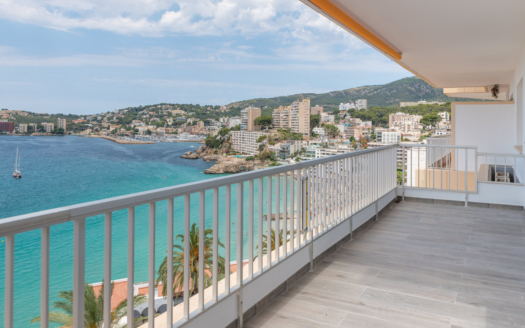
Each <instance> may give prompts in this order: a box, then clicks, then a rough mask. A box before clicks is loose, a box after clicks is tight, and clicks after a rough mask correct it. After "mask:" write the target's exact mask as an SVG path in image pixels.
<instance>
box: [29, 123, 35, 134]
mask: <svg viewBox="0 0 525 328" xmlns="http://www.w3.org/2000/svg"><path fill="white" fill-rule="evenodd" d="M27 126H28V127H32V128H33V132H36V123H29V124H28V125H27Z"/></svg>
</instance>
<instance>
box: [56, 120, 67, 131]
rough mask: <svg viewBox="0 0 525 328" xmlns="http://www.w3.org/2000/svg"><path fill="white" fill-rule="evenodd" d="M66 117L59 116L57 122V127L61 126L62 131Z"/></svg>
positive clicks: (64, 127)
mask: <svg viewBox="0 0 525 328" xmlns="http://www.w3.org/2000/svg"><path fill="white" fill-rule="evenodd" d="M66 124H67V123H66V119H65V118H59V119H58V124H57V128H59V129H60V128H62V129H64V132H65V131H66Z"/></svg>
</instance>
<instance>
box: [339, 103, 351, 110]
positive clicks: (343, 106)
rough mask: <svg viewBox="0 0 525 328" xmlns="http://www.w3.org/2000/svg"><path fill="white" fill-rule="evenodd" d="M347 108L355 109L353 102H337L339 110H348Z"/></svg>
mask: <svg viewBox="0 0 525 328" xmlns="http://www.w3.org/2000/svg"><path fill="white" fill-rule="evenodd" d="M349 109H355V104H354V103H353V102H352V101H350V102H348V103H346V104H345V103H341V104H339V110H343V111H346V110H349Z"/></svg>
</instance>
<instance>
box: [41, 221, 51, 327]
mask: <svg viewBox="0 0 525 328" xmlns="http://www.w3.org/2000/svg"><path fill="white" fill-rule="evenodd" d="M41 254H42V258H41V268H40V277H41V278H40V328H48V327H49V227H44V228H42V250H41Z"/></svg>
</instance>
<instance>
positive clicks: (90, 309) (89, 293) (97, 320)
mask: <svg viewBox="0 0 525 328" xmlns="http://www.w3.org/2000/svg"><path fill="white" fill-rule="evenodd" d="M113 287H114V284H111V294H112V295H113ZM58 297H59V298H60V300H59V301H55V302H54V303H53V308H55V309H56V310H55V311H51V312H49V322H51V323H54V324H58V325H60V326H61V327H72V325H73V291H71V290H70V291H60V292H58ZM146 300H147V298H146V295H137V296H135V297H134V298H133V304H134V305H135V306H136V305H139V304H141V303H144V302H145V301H146ZM84 302H85V303H84V327H102V325H103V324H104V285H102V289H101V291H100V293H98V296H96V295H95V291H94V290H93V287H91V286H89V285H88V284H86V286H85V293H84ZM127 304H128V302H127V300H126V299H125V300H123V301H122V302H120V303H119V304H118V305H117V307H116V308H115V309H114V310H113V311H111V327H120V325H119V321H120V320H121V319H122V318H124V317H125V316H126V314H127ZM40 321H41V318H40V316H38V317H36V318H33V319H31V320H30V322H31V323H36V322H40Z"/></svg>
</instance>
